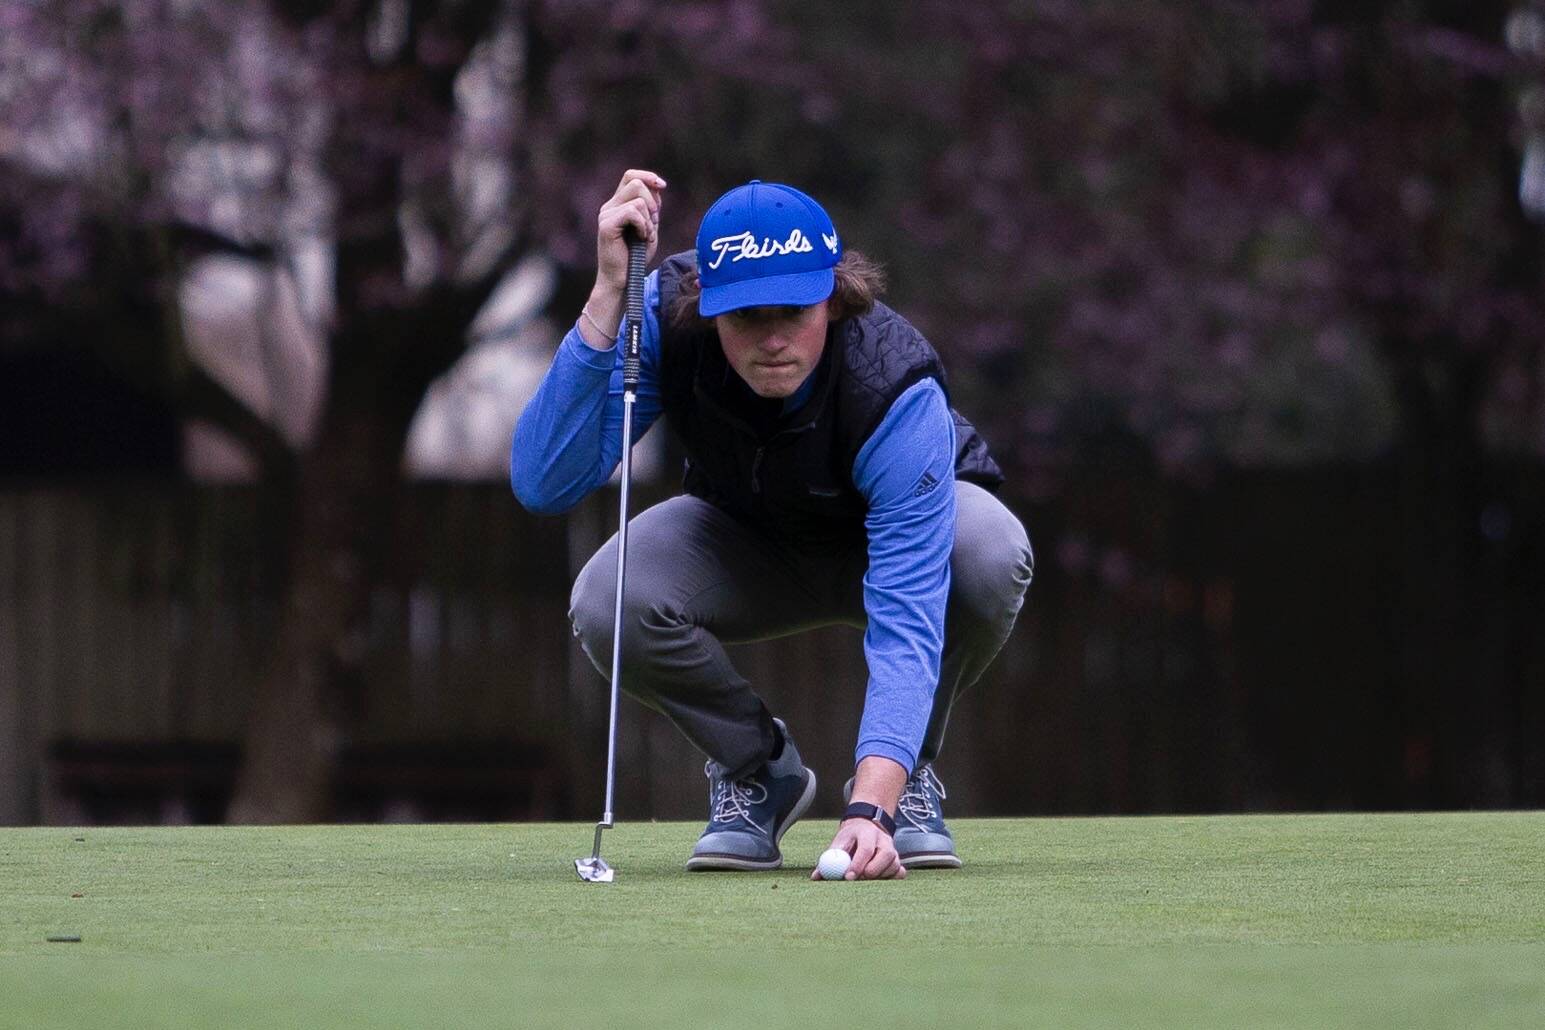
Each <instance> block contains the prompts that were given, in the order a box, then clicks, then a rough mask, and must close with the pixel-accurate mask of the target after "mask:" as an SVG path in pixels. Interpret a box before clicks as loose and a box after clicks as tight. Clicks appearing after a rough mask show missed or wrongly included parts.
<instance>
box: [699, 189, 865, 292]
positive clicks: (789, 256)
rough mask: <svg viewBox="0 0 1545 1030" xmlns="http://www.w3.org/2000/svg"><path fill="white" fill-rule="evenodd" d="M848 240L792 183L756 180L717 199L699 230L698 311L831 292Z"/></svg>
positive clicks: (821, 210) (818, 205)
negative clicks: (843, 241) (841, 237)
mask: <svg viewBox="0 0 1545 1030" xmlns="http://www.w3.org/2000/svg"><path fill="white" fill-rule="evenodd" d="M841 259H842V241H841V240H840V239H838V238H837V229H836V227H835V226H834V225H832V220H831V217H830V216H829V215H827V213H826V212H825V210H823V209H822V207H821V205H820V204H817V203H816V202H815V201H814V200H812V199H811V198H810V197H809V196H807V195H805V194H803V193H801V192H800V191H799V190H796V189H795V188H794V187H792V186H783V185H780V184H779V183H775V182H763V181H761V180H760V179H752V180H751V181H750V182H748V183H746V184H745V185H744V186H737V187H736V188H735V189H732V190H730V191H729V192H728V193H726V194H725V195H724V196H722V197H720V198H719V199H718V200H716V201H714V202H713V204H712V205H710V206H709V208H708V213H707V214H705V215H704V216H703V223H702V225H700V226H699V227H698V230H697V274H698V281H699V282H700V283H701V284H702V288H703V289H702V294H701V296H700V297H699V298H698V302H697V310H698V314H700V315H702V316H703V317H704V318H712V317H714V316H715V315H722V314H724V313H725V312H726V311H734V310H736V309H738V308H754V307H761V306H764V305H776V306H782V305H790V306H798V307H806V306H808V305H811V304H818V303H820V302H821V301H823V300H825V299H826V298H827V297H830V296H831V294H832V289H833V288H834V287H835V285H836V276H835V275H834V274H833V272H832V269H833V268H835V267H836V266H837V262H838V261H840V260H841Z"/></svg>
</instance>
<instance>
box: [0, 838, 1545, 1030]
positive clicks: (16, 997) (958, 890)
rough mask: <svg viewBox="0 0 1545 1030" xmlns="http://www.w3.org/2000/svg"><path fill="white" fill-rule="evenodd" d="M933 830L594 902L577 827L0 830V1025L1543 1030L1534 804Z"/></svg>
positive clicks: (641, 876) (646, 883)
mask: <svg viewBox="0 0 1545 1030" xmlns="http://www.w3.org/2000/svg"><path fill="white" fill-rule="evenodd" d="M953 828H954V829H955V832H956V836H957V837H958V838H959V840H960V850H961V854H962V856H963V857H964V859H965V861H966V868H965V869H962V870H959V871H931V872H929V871H921V872H918V873H914V874H913V875H912V876H911V877H909V878H908V879H907V880H905V881H904V882H899V883H860V884H854V883H812V882H809V880H808V879H807V877H808V875H809V870H810V868H811V866H812V865H813V864H814V861H815V858H816V856H817V855H818V854H819V853H820V851H821V849H822V848H824V847H825V846H826V843H827V841H828V839H829V837H830V834H831V832H832V831H833V830H834V829H835V827H834V826H831V825H828V824H825V823H819V822H817V823H805V824H801V825H799V826H797V827H796V828H795V829H794V830H793V831H791V832H790V834H789V835H788V837H786V838H785V839H784V848H783V850H784V854H785V856H786V858H787V860H788V862H789V868H786V869H784V870H782V871H779V872H776V873H756V874H746V873H737V874H688V873H686V872H683V871H682V862H683V860H684V859H685V857H686V854H687V852H688V851H689V850H690V848H691V844H692V841H693V839H694V837H695V836H696V833H697V831H698V829H699V827H698V826H696V825H687V824H681V823H662V824H641V825H623V826H621V827H619V828H618V829H616V830H613V831H610V832H609V833H608V834H607V835H606V842H605V847H604V854H605V855H606V857H607V859H608V860H609V861H610V862H612V864H613V865H614V866H615V867H616V868H617V870H618V875H617V881H616V882H615V883H612V884H609V885H601V884H584V883H581V882H580V881H579V880H578V879H577V878H576V877H575V875H574V869H573V859H574V858H575V857H576V856H579V855H581V854H585V853H587V851H588V847H589V844H590V838H591V828H590V827H589V826H585V825H578V824H574V825H517V826H509V825H503V826H368V827H365V826H319V827H301V828H282V829H273V828H223V827H210V828H177V829H163V828H152V829H86V830H70V829H24V830H0V899H3V900H0V1027H10V1026H17V1027H22V1026H26V1027H44V1026H69V1027H89V1026H135V1027H150V1026H167V1027H173V1026H175V1027H232V1026H325V1027H356V1026H358V1027H366V1026H369V1027H398V1026H402V1027H408V1026H424V1027H548V1026H551V1027H579V1026H587V1027H588V1026H596V1027H612V1026H669V1027H694V1028H696V1027H755V1026H800V1027H824V1026H827V1025H847V1024H851V1023H854V1022H862V1023H863V1024H864V1025H865V1026H866V1027H912V1026H940V1025H944V1024H951V1025H957V1026H961V1027H975V1026H1015V1027H1021V1026H1047V1027H1085V1026H1089V1027H1094V1026H1102V1027H1103V1026H1111V1027H1119V1026H1162V1027H1212V1026H1218V1027H1240V1026H1250V1027H1267V1026H1269V1027H1276V1026H1315V1027H1322V1026H1347V1027H1353V1026H1356V1027H1369V1026H1390V1027H1427V1026H1434V1027H1435V1026H1465V1027H1474V1026H1519V1027H1524V1026H1531V1027H1533V1026H1545V814H1535V813H1486V814H1444V815H1375V816H1369V815H1335V816H1259V817H1256V816H1251V817H1196V818H1145V819H1017V820H958V821H955V822H954V823H953ZM51 936H53V937H79V938H80V939H79V941H78V942H49V941H48V940H47V938H49V937H51Z"/></svg>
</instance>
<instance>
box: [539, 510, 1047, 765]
mask: <svg viewBox="0 0 1545 1030" xmlns="http://www.w3.org/2000/svg"><path fill="white" fill-rule="evenodd" d="M955 501H956V518H955V547H954V550H953V551H952V552H951V554H950V594H949V604H948V608H947V609H946V612H945V619H944V653H943V655H942V657H941V662H940V669H939V685H938V689H937V690H936V692H935V694H934V703H933V712H932V714H931V715H930V717H929V720H928V730H927V733H926V734H925V736H924V738H923V747H922V752H921V754H920V755H919V758H918V763H919V764H922V763H923V762H931V761H933V760H934V759H935V758H937V757H938V754H939V747H940V745H941V744H942V743H943V740H944V727H945V723H946V722H947V721H948V719H949V711H950V706H951V705H952V704H953V703H954V701H955V698H956V697H957V696H958V695H959V694H960V692H961V691H962V690H964V689H965V688H966V687H969V686H970V685H971V684H973V683H975V682H976V681H977V679H978V678H980V677H981V675H982V672H983V671H984V670H985V669H986V668H987V666H988V665H989V664H990V663H991V662H992V660H993V658H994V657H995V656H996V655H997V653H998V649H999V648H1001V647H1002V646H1003V642H1004V641H1005V640H1006V639H1008V635H1009V631H1010V630H1011V629H1013V628H1014V619H1015V618H1016V617H1017V616H1018V614H1019V607H1020V605H1021V603H1023V601H1024V596H1025V591H1026V589H1028V587H1029V586H1030V577H1031V575H1032V573H1033V571H1034V566H1035V558H1034V555H1033V553H1032V552H1031V549H1030V541H1029V539H1028V538H1027V537H1026V535H1025V530H1024V527H1023V526H1021V525H1020V524H1019V520H1018V519H1016V518H1015V517H1014V515H1013V514H1012V513H1011V512H1010V511H1009V510H1008V509H1007V508H1005V507H1004V506H1003V504H1002V503H1001V502H1000V501H999V500H998V499H997V498H996V497H994V496H993V495H992V494H990V493H988V492H987V491H986V490H983V489H982V488H981V487H979V486H976V485H974V484H972V483H961V482H957V483H956V484H955ZM868 564H869V559H868V552H867V550H866V548H865V547H864V546H863V545H862V544H859V545H858V546H853V547H842V548H837V549H833V548H829V547H827V548H806V547H796V546H793V545H789V544H784V543H780V542H778V541H774V540H770V539H768V538H767V537H765V536H763V535H762V534H760V533H757V532H756V531H755V530H753V529H751V528H749V527H747V526H745V525H743V524H742V523H740V522H737V521H736V520H734V519H732V518H730V517H729V516H728V515H726V514H724V513H723V512H722V511H720V510H719V509H717V508H715V507H714V506H713V505H711V504H709V503H707V502H706V501H702V500H699V499H698V498H696V497H689V496H681V497H673V498H671V499H670V500H668V501H665V502H663V503H661V504H657V505H655V506H654V507H653V508H650V509H648V510H647V511H644V512H642V513H641V514H639V516H638V517H637V518H636V519H634V520H633V521H632V522H630V523H629V524H628V571H627V590H626V592H625V595H624V598H623V610H622V627H623V629H622V651H623V654H624V655H625V656H626V661H627V671H626V674H625V675H624V676H623V684H622V686H623V689H624V690H625V691H626V692H627V693H628V694H629V695H631V696H632V697H634V698H636V699H637V700H639V701H640V702H642V703H643V704H645V705H647V706H649V707H650V708H653V709H655V710H656V711H658V712H660V713H662V714H664V715H665V716H666V717H667V718H668V719H670V720H671V721H672V722H673V723H675V724H676V726H677V727H678V728H679V729H680V730H681V731H682V732H683V733H685V734H686V735H687V738H688V739H689V740H691V741H692V743H694V744H696V745H697V746H698V747H699V748H700V749H701V750H702V751H703V752H704V753H705V754H706V755H708V757H709V758H712V759H713V760H714V761H716V762H718V763H719V764H720V765H722V766H724V767H725V768H726V769H727V770H729V771H730V775H731V776H732V777H739V776H744V775H746V774H748V773H750V772H752V771H753V770H755V769H756V768H757V767H758V766H760V765H761V764H762V763H763V762H764V761H766V760H767V757H768V755H769V754H770V753H771V751H772V747H773V742H774V737H773V733H774V730H773V725H772V716H771V715H770V714H769V713H768V711H767V707H766V706H765V705H764V704H763V703H762V699H761V698H760V697H758V696H757V694H756V692H755V691H754V690H752V688H751V684H750V683H748V682H747V681H746V679H745V678H744V677H743V676H741V675H740V673H739V672H737V671H736V670H735V667H734V666H733V665H731V664H730V660H729V656H728V655H726V654H725V651H724V646H723V645H724V644H740V643H749V642H751V641H754V640H767V639H769V638H772V637H781V636H787V635H789V634H792V633H799V632H801V631H803V630H808V629H815V628H816V627H819V626H829V625H849V626H855V627H862V626H863V625H864V624H865V622H866V616H865V613H864V597H863V578H864V572H865V570H866V569H867V568H868ZM616 576H617V538H616V537H615V536H613V537H612V538H611V539H610V540H609V541H607V542H606V544H605V546H603V547H602V548H601V549H600V550H599V551H597V552H596V553H595V555H594V556H593V557H591V559H590V561H589V562H588V563H586V565H585V567H584V569H583V570H582V571H581V572H580V574H579V578H578V579H577V580H576V581H575V583H574V594H573V599H572V607H571V608H570V611H569V618H570V619H571V620H573V623H574V634H575V636H577V637H578V638H579V641H580V644H581V645H582V646H583V647H584V649H585V653H586V654H587V655H589V657H590V660H591V661H592V662H593V663H595V667H596V668H597V669H599V670H600V671H601V675H602V676H609V675H610V674H611V650H612V609H613V605H614V603H615V600H616V590H617V580H616Z"/></svg>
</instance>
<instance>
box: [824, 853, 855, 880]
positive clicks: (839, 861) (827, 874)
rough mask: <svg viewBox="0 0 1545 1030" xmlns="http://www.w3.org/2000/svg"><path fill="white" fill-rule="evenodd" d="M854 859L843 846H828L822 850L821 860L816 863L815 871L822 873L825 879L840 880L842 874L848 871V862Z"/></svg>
mask: <svg viewBox="0 0 1545 1030" xmlns="http://www.w3.org/2000/svg"><path fill="white" fill-rule="evenodd" d="M852 861H853V856H852V855H849V854H848V853H847V852H846V851H843V850H842V849H841V848H827V849H826V850H825V851H823V852H821V860H820V861H819V862H817V863H816V864H815V871H816V872H818V873H820V874H821V879H823V880H840V879H842V874H843V873H845V872H847V871H848V863H849V862H852Z"/></svg>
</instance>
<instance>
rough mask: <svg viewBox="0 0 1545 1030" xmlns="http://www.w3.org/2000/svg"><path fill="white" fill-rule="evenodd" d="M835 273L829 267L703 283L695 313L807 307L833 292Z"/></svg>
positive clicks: (718, 313) (714, 313) (710, 315)
mask: <svg viewBox="0 0 1545 1030" xmlns="http://www.w3.org/2000/svg"><path fill="white" fill-rule="evenodd" d="M836 283H837V276H836V273H834V272H833V271H832V270H831V269H830V268H818V269H816V270H815V271H813V272H791V273H790V274H788V275H768V276H762V277H761V278H758V279H743V280H741V281H740V282H738V283H725V284H724V285H723V286H705V287H703V292H702V293H701V294H700V295H699V297H698V301H697V313H698V314H699V315H702V316H703V317H704V318H713V317H714V316H715V315H722V314H724V313H725V312H726V311H738V310H739V309H741V308H760V307H782V306H789V307H801V308H803V307H808V306H810V305H811V304H819V303H820V302H821V301H823V300H825V299H826V298H827V297H830V296H831V295H832V290H833V289H834V288H835V287H836Z"/></svg>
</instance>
